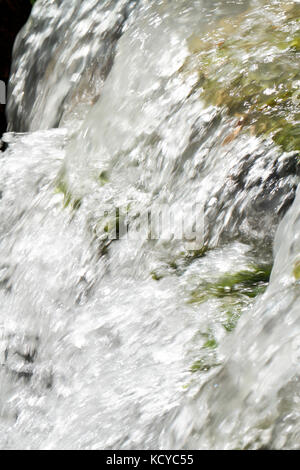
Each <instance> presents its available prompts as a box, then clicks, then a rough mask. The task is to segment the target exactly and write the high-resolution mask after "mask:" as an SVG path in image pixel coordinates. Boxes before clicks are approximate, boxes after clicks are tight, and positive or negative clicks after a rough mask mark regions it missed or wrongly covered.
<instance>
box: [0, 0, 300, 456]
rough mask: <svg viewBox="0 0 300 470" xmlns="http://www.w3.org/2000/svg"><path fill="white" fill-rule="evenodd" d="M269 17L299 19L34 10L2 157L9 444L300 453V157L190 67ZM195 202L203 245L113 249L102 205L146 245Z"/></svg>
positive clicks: (201, 9) (199, 5)
mask: <svg viewBox="0 0 300 470" xmlns="http://www.w3.org/2000/svg"><path fill="white" fill-rule="evenodd" d="M269 4H272V8H278V9H280V12H281V17H282V20H283V21H285V18H286V14H285V13H284V12H285V11H291V9H292V8H295V7H297V6H298V5H297V2H292V1H282V2H267V1H263V0H259V1H253V2H248V1H243V2H242V1H241V2H239V3H238V4H237V3H236V2H231V1H230V2H219V1H214V2H211V1H210V2H205V1H196V0H195V1H193V2H191V1H184V0H177V1H172V2H168V1H163V0H161V1H153V2H149V1H142V0H141V1H140V2H128V1H122V0H120V1H119V2H111V1H105V2H101V3H100V2H93V1H92V0H85V1H83V2H72V5H70V4H69V2H68V1H67V0H64V1H60V2H57V1H51V2H45V1H42V0H40V1H38V2H37V3H36V5H35V7H34V10H33V13H32V17H31V19H30V20H29V23H28V24H27V26H26V27H25V29H24V30H23V31H22V32H21V34H20V36H19V39H18V41H17V44H16V47H15V62H14V63H15V65H14V67H13V71H12V77H11V84H10V101H9V114H8V116H9V120H10V129H11V130H14V131H17V132H20V131H30V132H29V133H24V134H14V133H9V134H6V136H5V138H4V139H5V141H6V144H7V145H8V148H7V150H6V152H5V153H3V154H2V157H1V167H2V175H3V176H2V177H1V180H0V192H1V201H0V211H1V225H0V233H1V252H0V296H1V303H0V305H1V307H0V326H1V344H0V353H1V366H2V367H1V388H0V416H1V418H0V428H1V431H2V432H1V434H0V436H1V437H0V446H1V447H2V448H37V449H39V448H47V449H48V448H49V449H53V448H76V449H78V448H85V449H99V448H106V449H110V448H125V449H135V448H158V447H160V448H169V447H174V448H263V447H270V448H285V447H286V448H289V447H291V448H295V447H297V445H298V442H299V440H298V437H299V430H298V427H297V412H298V411H297V403H298V395H297V394H298V391H297V390H298V388H297V370H298V365H297V357H298V356H297V354H298V353H297V344H298V343H297V338H298V336H297V335H298V333H297V303H299V288H298V287H299V286H298V281H297V276H295V272H296V271H295V266H296V264H295V263H297V262H298V254H299V243H298V241H299V236H298V234H299V226H298V225H299V223H298V218H299V195H298V198H297V199H295V194H296V188H297V185H298V181H299V179H298V175H297V173H298V154H297V151H296V150H295V149H293V151H291V152H284V151H283V149H282V148H281V147H280V146H276V144H275V143H274V141H273V139H272V136H270V135H256V133H252V134H251V132H249V129H247V128H246V126H243V128H242V129H239V131H238V132H236V129H237V127H236V124H237V117H236V116H235V115H232V114H231V113H229V112H228V110H226V108H225V107H224V106H221V105H220V104H216V103H208V102H206V101H205V100H204V99H203V87H202V86H201V83H199V76H198V73H194V72H193V71H191V70H189V72H188V73H186V72H185V69H186V64H187V63H188V61H189V60H190V59H191V55H192V54H193V52H191V49H190V38H191V37H192V36H193V35H197V37H198V36H199V34H203V36H204V35H206V34H209V33H210V32H211V35H212V37H213V35H214V34H215V33H214V32H215V30H216V28H218V26H219V24H220V22H222V21H223V20H224V18H232V21H233V23H234V22H237V23H239V18H241V17H242V18H243V21H246V22H248V23H249V25H250V26H251V25H252V26H253V28H255V27H257V23H256V22H254V20H253V9H254V11H255V9H256V8H257V7H259V8H262V7H263V8H266V10H267V9H268V5H269ZM276 5H277V6H276ZM282 12H283V13H282ZM254 17H255V15H254ZM272 18H273V16H272V15H271V14H270V21H273V20H272ZM274 21H275V22H277V21H279V20H278V19H276V20H274ZM293 21H294V20H293ZM287 34H289V31H287ZM104 52H105V53H104ZM286 54H287V56H286V60H288V57H290V60H291V61H292V65H291V67H292V69H293V70H294V69H295V60H299V55H298V52H297V51H296V52H295V51H290V52H287V53H286ZM288 54H290V55H288ZM197 60H198V59H197ZM83 72H84V73H83ZM33 84H34V85H35V87H33ZM292 111H293V119H294V114H295V108H293V109H292ZM55 126H56V127H57V128H56V129H51V128H52V127H55ZM43 129H44V130H43ZM45 129H46V130H45ZM47 129H48V130H47ZM233 133H234V135H233ZM229 137H230V138H229ZM194 203H199V204H201V206H202V207H203V211H204V221H205V233H204V240H203V245H202V246H200V247H198V249H197V250H189V249H187V245H186V243H185V241H184V240H176V241H175V240H169V241H168V240H161V239H160V240H148V239H147V238H145V237H144V236H143V233H142V232H138V231H136V232H135V239H134V241H131V242H130V241H129V242H128V241H125V240H110V241H109V242H108V241H107V232H108V231H109V228H107V227H109V225H108V223H107V221H106V220H105V221H103V208H104V207H107V206H111V207H117V208H120V207H130V209H131V212H130V213H131V215H130V217H131V220H130V222H131V223H132V224H131V226H130V227H132V229H131V230H132V231H133V230H134V220H135V217H136V213H137V212H138V211H139V212H142V213H145V212H147V211H149V210H150V209H151V207H152V206H153V204H158V205H160V204H168V205H172V206H173V207H175V208H178V211H179V210H180V208H182V207H188V206H189V205H192V204H194ZM288 209H289V211H288ZM284 214H286V215H285V218H284V219H283V220H282V218H283V216H284ZM281 220H282V222H281V223H280V226H279V228H278V224H279V222H280V221H281ZM111 222H112V221H111ZM275 233H277V234H276V240H275V249H274V254H275V265H274V268H273V271H272V275H271V282H270V284H269V287H268V289H267V290H266V292H265V293H264V294H263V292H264V291H265V289H266V287H267V285H268V279H269V269H270V265H272V264H273V254H272V245H273V240H274V236H275ZM296 269H297V268H296ZM240 317H241V318H240ZM236 325H237V326H236ZM291 358H292V359H291ZM293 358H295V359H293Z"/></svg>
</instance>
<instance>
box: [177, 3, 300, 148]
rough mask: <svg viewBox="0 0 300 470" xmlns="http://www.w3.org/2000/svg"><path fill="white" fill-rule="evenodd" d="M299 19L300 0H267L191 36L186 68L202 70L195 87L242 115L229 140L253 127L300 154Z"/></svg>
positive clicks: (211, 102) (254, 131) (209, 99)
mask: <svg viewBox="0 0 300 470" xmlns="http://www.w3.org/2000/svg"><path fill="white" fill-rule="evenodd" d="M299 18H300V4H299V3H292V4H291V2H288V1H285V0H282V1H281V2H277V3H276V5H270V2H264V4H263V5H262V7H261V8H257V9H255V8H252V9H250V10H248V11H247V12H245V13H243V14H242V15H239V16H237V17H234V18H228V19H225V20H222V21H221V22H220V23H219V25H218V26H217V27H216V29H215V30H214V31H212V32H209V33H207V34H206V35H204V36H199V37H197V36H195V35H193V36H191V37H190V38H189V40H188V47H189V50H190V53H191V54H190V56H189V58H188V59H187V61H186V63H185V65H184V66H183V67H182V69H181V71H182V73H184V74H186V73H187V72H188V73H195V72H197V73H198V77H199V79H198V82H197V84H196V85H195V91H196V90H197V91H199V90H200V91H201V98H202V99H203V100H204V101H205V102H206V104H207V105H215V106H217V107H219V108H220V109H222V111H223V112H224V113H226V114H227V115H228V116H231V117H235V118H236V127H235V128H233V129H232V131H231V133H230V134H229V135H228V136H227V138H226V139H225V140H224V144H226V143H229V142H231V141H232V140H233V139H234V138H235V137H236V136H237V135H238V134H239V133H240V132H241V131H242V130H243V131H244V130H247V131H248V132H251V133H252V134H255V135H257V136H263V137H270V138H272V139H273V140H274V142H275V143H276V144H277V145H279V146H280V147H281V148H282V150H284V151H296V152H297V153H298V154H300V110H299V104H300V103H299V101H300V100H298V99H295V97H296V95H297V93H299V90H300V66H299V65H300V25H299Z"/></svg>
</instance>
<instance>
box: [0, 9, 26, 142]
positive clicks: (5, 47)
mask: <svg viewBox="0 0 300 470" xmlns="http://www.w3.org/2000/svg"><path fill="white" fill-rule="evenodd" d="M31 7H32V5H31V3H30V0H0V57H1V61H0V80H2V81H3V82H5V84H6V85H7V82H8V78H9V71H10V64H11V57H12V49H13V45H14V41H15V38H16V36H17V34H18V32H19V30H20V29H21V28H22V26H23V25H24V24H25V23H26V21H27V19H28V16H29V14H30V11H31ZM5 130H6V117H5V105H3V104H0V135H2V134H3V132H5Z"/></svg>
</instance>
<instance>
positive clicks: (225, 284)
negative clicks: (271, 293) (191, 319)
mask: <svg viewBox="0 0 300 470" xmlns="http://www.w3.org/2000/svg"><path fill="white" fill-rule="evenodd" d="M270 274H271V266H251V267H249V269H248V270H243V271H239V272H236V273H228V274H224V275H223V276H221V277H220V278H219V279H217V280H216V281H215V282H207V281H203V282H201V283H200V284H199V286H198V287H197V288H196V289H195V290H194V291H193V292H192V293H191V298H190V300H189V303H203V302H206V301H207V300H209V299H210V298H219V299H224V298H226V297H230V298H236V297H249V298H255V297H256V296H257V295H259V294H262V293H263V292H264V291H265V289H266V286H267V284H268V282H269V279H270Z"/></svg>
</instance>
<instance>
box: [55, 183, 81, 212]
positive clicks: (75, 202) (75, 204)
mask: <svg viewBox="0 0 300 470" xmlns="http://www.w3.org/2000/svg"><path fill="white" fill-rule="evenodd" d="M55 192H56V193H61V194H63V195H64V201H63V207H64V209H66V208H67V207H71V208H72V210H74V211H76V210H78V209H79V208H80V206H81V199H76V198H73V196H72V194H71V192H70V190H69V188H68V185H67V183H66V181H65V179H64V177H60V179H59V180H58V182H57V185H56V188H55Z"/></svg>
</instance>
